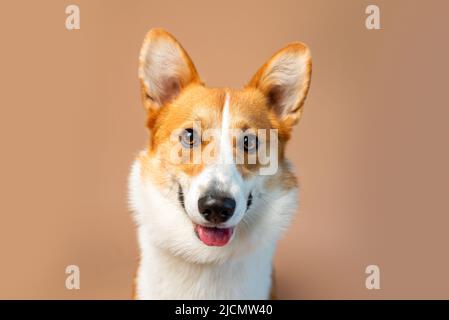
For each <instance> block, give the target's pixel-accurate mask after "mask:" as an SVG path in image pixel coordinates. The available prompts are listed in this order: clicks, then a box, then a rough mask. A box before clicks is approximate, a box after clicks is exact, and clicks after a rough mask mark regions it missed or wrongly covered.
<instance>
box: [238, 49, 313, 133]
mask: <svg viewBox="0 0 449 320" xmlns="http://www.w3.org/2000/svg"><path fill="white" fill-rule="evenodd" d="M311 73H312V59H311V55H310V50H309V48H308V47H307V46H306V45H305V44H303V43H300V42H295V43H291V44H289V45H287V46H286V47H285V48H283V49H281V50H279V51H278V52H277V53H276V54H274V55H273V56H272V57H271V59H269V60H268V61H267V62H266V63H265V64H264V65H263V66H262V67H261V68H260V69H259V71H258V72H257V73H256V74H255V75H254V76H253V78H252V79H251V81H250V82H249V83H248V85H247V87H252V88H257V89H259V90H260V91H261V92H262V93H263V94H264V95H265V97H266V98H267V100H268V103H269V104H270V106H271V107H272V108H273V110H274V111H275V113H276V114H277V116H278V117H279V119H280V120H281V121H283V122H284V123H285V124H286V125H287V126H288V127H291V126H293V125H294V124H296V123H297V122H298V120H299V118H300V116H301V112H302V106H303V104H304V100H305V99H306V96H307V92H308V90H309V85H310V78H311Z"/></svg>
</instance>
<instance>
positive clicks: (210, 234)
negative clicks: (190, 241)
mask: <svg viewBox="0 0 449 320" xmlns="http://www.w3.org/2000/svg"><path fill="white" fill-rule="evenodd" d="M178 201H179V204H180V205H181V207H182V208H183V209H184V211H185V204H184V192H183V190H182V187H181V185H180V184H179V185H178ZM252 202H253V195H252V193H250V194H249V196H248V199H247V203H246V210H247V211H248V209H249V207H250V206H251V205H252ZM193 225H194V231H195V234H196V236H197V237H198V239H199V240H200V241H201V242H203V243H204V244H205V245H207V246H216V247H222V246H225V245H227V244H228V243H229V242H230V241H231V238H232V236H233V234H234V227H229V228H218V227H213V226H212V227H211V226H203V225H200V224H196V223H193Z"/></svg>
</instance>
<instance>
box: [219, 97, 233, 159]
mask: <svg viewBox="0 0 449 320" xmlns="http://www.w3.org/2000/svg"><path fill="white" fill-rule="evenodd" d="M229 105H230V95H229V93H228V92H226V97H225V103H224V106H223V113H222V120H221V136H220V163H222V164H232V163H233V154H232V142H231V139H230V138H229V136H230V126H229V124H230V120H229V118H230V112H229Z"/></svg>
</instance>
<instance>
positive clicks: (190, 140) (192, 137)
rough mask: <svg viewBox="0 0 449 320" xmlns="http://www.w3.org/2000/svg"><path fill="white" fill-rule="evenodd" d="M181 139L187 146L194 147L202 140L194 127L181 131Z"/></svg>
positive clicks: (184, 145)
mask: <svg viewBox="0 0 449 320" xmlns="http://www.w3.org/2000/svg"><path fill="white" fill-rule="evenodd" d="M180 140H181V144H182V145H183V147H185V148H193V147H195V146H197V145H198V143H199V142H200V138H199V136H198V134H197V132H196V131H195V130H194V129H184V130H183V131H182V133H181V136H180Z"/></svg>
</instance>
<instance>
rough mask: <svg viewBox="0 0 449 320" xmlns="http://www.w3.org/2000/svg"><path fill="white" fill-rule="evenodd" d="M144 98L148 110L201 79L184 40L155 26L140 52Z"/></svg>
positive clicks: (152, 109) (146, 37)
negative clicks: (183, 45) (185, 47)
mask: <svg viewBox="0 0 449 320" xmlns="http://www.w3.org/2000/svg"><path fill="white" fill-rule="evenodd" d="M139 79H140V83H141V89H142V100H143V104H144V106H145V109H146V110H147V111H148V112H152V111H157V110H159V108H160V107H162V106H163V105H165V104H167V103H168V102H170V101H172V100H173V99H175V98H176V97H177V96H178V95H179V94H180V92H181V91H182V89H183V88H185V87H186V86H187V85H189V84H191V83H201V81H200V78H199V76H198V73H197V71H196V69H195V66H194V65H193V63H192V60H191V59H190V57H189V55H188V54H187V52H186V51H185V50H184V48H183V47H182V46H181V44H180V43H179V42H178V41H177V40H176V39H175V38H174V37H173V36H172V35H171V34H170V33H168V32H167V31H165V30H163V29H151V30H150V31H149V32H148V33H147V35H146V36H145V40H144V42H143V45H142V49H141V50H140V56H139Z"/></svg>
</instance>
